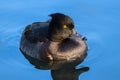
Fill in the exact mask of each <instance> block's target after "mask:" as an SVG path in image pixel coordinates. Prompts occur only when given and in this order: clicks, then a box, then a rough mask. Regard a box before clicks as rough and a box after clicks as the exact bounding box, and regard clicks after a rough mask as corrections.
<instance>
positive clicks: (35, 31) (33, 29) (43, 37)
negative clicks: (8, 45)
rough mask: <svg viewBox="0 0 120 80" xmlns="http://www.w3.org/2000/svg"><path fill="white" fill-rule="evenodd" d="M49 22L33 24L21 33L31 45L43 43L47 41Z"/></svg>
mask: <svg viewBox="0 0 120 80" xmlns="http://www.w3.org/2000/svg"><path fill="white" fill-rule="evenodd" d="M48 26H49V22H35V23H33V24H31V25H28V26H26V28H25V30H24V31H23V35H24V36H25V38H26V39H27V40H28V41H29V42H31V43H37V42H38V41H40V42H45V41H47V40H48V39H47V32H48Z"/></svg>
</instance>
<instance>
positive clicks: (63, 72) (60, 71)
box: [23, 53, 89, 80]
mask: <svg viewBox="0 0 120 80" xmlns="http://www.w3.org/2000/svg"><path fill="white" fill-rule="evenodd" d="M23 55H24V56H25V58H26V59H28V61H29V62H30V63H31V64H32V65H34V66H35V68H37V69H41V70H51V76H52V79H53V80H79V76H80V74H81V73H84V72H87V71H89V67H81V68H76V66H77V65H79V64H80V63H82V62H83V60H81V59H76V60H74V61H70V62H69V61H66V60H65V61H49V62H44V61H40V60H38V59H35V58H33V57H30V56H29V55H26V54H24V53H23Z"/></svg>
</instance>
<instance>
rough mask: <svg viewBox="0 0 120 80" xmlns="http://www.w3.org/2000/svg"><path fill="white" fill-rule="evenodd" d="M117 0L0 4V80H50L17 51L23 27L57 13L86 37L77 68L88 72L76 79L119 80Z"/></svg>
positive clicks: (119, 17) (9, 0) (119, 11)
mask: <svg viewBox="0 0 120 80" xmlns="http://www.w3.org/2000/svg"><path fill="white" fill-rule="evenodd" d="M119 4H120V1H119V0H100V1H97V0H79V1H73V0H69V1H67V0H66V1H65V0H52V1H50V0H40V1H35V0H31V1H28V0H17V1H16V0H3V1H0V80H26V79H29V80H41V79H44V80H52V77H51V74H50V70H38V69H35V68H34V66H33V65H31V64H30V63H29V62H28V61H27V60H26V59H25V57H24V56H23V55H22V54H21V52H20V51H19V41H20V36H21V33H22V31H23V29H24V27H25V26H26V25H27V24H31V23H32V22H38V21H46V20H47V19H49V18H50V17H48V15H49V14H51V13H55V12H61V13H64V14H67V15H69V16H71V17H72V19H73V20H74V22H75V27H76V30H77V31H78V32H79V33H81V34H83V35H85V36H86V37H87V38H88V41H87V44H88V46H89V51H88V56H87V58H86V59H85V61H84V62H83V63H81V64H80V65H78V66H77V67H78V68H80V67H85V66H89V68H90V70H89V71H88V72H86V73H83V74H82V75H80V76H79V80H119V79H120V76H119V74H120V64H119V63H120V58H119V57H120V54H119V53H120V51H119V50H120V47H119V45H120V42H119V41H120V37H119V36H120V31H119V30H120V27H119V26H120V22H119V21H120V5H119Z"/></svg>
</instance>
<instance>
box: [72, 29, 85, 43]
mask: <svg viewBox="0 0 120 80" xmlns="http://www.w3.org/2000/svg"><path fill="white" fill-rule="evenodd" d="M72 32H73V33H72V34H71V36H70V38H72V39H80V40H85V41H86V40H87V38H86V37H85V36H83V35H81V34H79V33H78V32H77V31H76V30H75V29H73V30H72Z"/></svg>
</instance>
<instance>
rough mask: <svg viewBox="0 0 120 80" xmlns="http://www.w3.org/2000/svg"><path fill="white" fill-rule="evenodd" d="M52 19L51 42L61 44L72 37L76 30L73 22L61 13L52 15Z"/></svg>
mask: <svg viewBox="0 0 120 80" xmlns="http://www.w3.org/2000/svg"><path fill="white" fill-rule="evenodd" d="M50 16H51V17H52V19H51V21H50V24H49V28H48V35H47V36H48V39H49V40H50V41H55V42H60V41H62V40H64V39H67V38H69V37H70V36H71V34H72V33H73V31H74V30H73V29H74V22H73V20H72V19H71V18H70V17H69V16H67V15H65V14H61V13H54V14H51V15H50Z"/></svg>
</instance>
